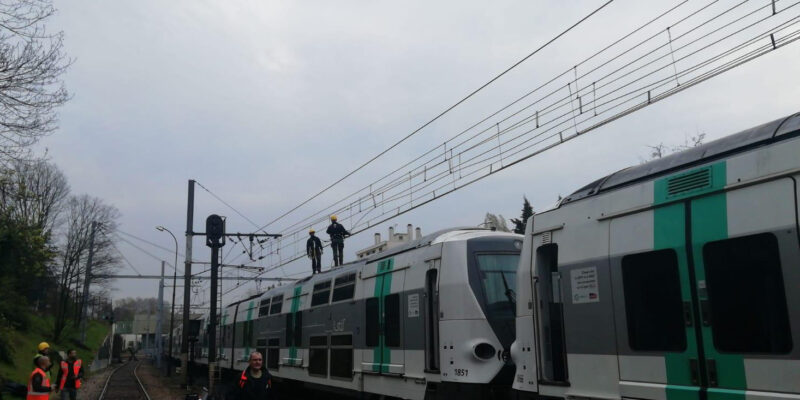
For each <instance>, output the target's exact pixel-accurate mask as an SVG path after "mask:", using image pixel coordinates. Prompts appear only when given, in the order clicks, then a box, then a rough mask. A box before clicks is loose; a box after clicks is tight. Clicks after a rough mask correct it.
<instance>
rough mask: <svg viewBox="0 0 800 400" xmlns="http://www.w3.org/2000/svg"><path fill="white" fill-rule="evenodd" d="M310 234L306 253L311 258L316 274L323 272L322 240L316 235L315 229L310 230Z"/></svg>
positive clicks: (312, 267)
mask: <svg viewBox="0 0 800 400" xmlns="http://www.w3.org/2000/svg"><path fill="white" fill-rule="evenodd" d="M308 236H309V238H308V240H307V241H306V255H307V256H308V258H310V259H311V273H312V274H316V273H318V272H322V241H321V240H319V238H318V237H316V236H314V230H313V229H311V230H309V231H308Z"/></svg>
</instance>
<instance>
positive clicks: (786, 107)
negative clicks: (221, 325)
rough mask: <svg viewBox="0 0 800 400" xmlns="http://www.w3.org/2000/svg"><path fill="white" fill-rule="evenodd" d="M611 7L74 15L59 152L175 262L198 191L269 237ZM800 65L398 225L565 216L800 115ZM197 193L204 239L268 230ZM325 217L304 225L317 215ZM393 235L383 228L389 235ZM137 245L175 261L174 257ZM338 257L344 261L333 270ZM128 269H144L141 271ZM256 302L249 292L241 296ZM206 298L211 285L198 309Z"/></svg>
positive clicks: (87, 9)
mask: <svg viewBox="0 0 800 400" xmlns="http://www.w3.org/2000/svg"><path fill="white" fill-rule="evenodd" d="M603 2H604V1H570V2H564V1H557V0H553V1H506V2H492V3H487V2H468V1H442V2H430V1H424V2H423V1H412V2H408V1H406V2H388V1H372V2H366V1H362V2H355V1H336V2H331V1H304V2H297V1H196V0H192V1H189V0H185V1H180V0H176V1H147V0H139V1H102V2H97V1H85V0H70V1H63V2H57V6H58V8H59V13H58V15H57V17H56V18H55V19H54V20H53V21H52V22H51V27H52V28H55V29H59V30H63V31H64V32H65V34H66V50H67V52H68V54H69V55H70V57H72V58H74V60H75V62H74V65H73V66H72V67H71V68H70V70H69V71H68V73H67V74H66V76H65V79H66V85H67V87H68V89H69V90H70V92H71V93H72V94H73V95H74V98H73V99H72V100H71V101H70V102H69V103H68V104H67V105H66V106H65V107H63V108H62V109H61V112H60V115H61V127H60V129H59V130H58V131H57V132H56V133H54V134H53V135H52V136H50V137H48V138H45V139H44V140H43V141H42V143H41V146H42V147H43V148H44V147H46V148H47V151H48V154H49V156H50V157H51V159H52V160H53V161H54V162H55V163H57V164H58V165H59V167H60V168H62V169H63V170H64V172H65V173H66V175H67V177H68V179H69V182H70V184H71V187H72V191H73V193H88V194H91V195H94V196H98V197H101V198H102V199H104V200H105V201H107V202H109V203H111V204H114V205H115V206H116V207H118V208H119V209H120V211H121V212H122V215H123V216H122V219H121V230H122V231H124V232H127V233H131V234H134V235H137V236H140V237H143V238H146V239H148V240H151V241H153V242H156V243H158V244H160V245H162V246H164V247H167V248H170V249H171V248H173V246H174V245H173V242H172V239H171V238H170V237H169V235H168V234H166V233H161V232H157V231H156V230H155V229H154V227H155V226H156V225H164V226H166V227H168V228H169V229H171V230H172V231H173V232H174V233H175V234H176V235H178V237H179V246H180V252H181V253H183V251H184V241H183V237H182V236H183V232H184V230H185V224H186V222H185V217H186V186H187V180H188V179H196V180H197V181H198V182H200V183H201V184H203V185H204V186H205V187H207V188H208V189H210V190H212V191H213V192H214V193H216V194H217V195H219V196H220V197H221V198H223V199H224V200H225V201H227V202H228V203H230V204H231V205H232V206H234V207H236V208H237V209H238V210H240V211H241V212H242V213H244V214H245V215H246V216H248V217H249V218H250V219H252V220H253V221H255V222H256V223H258V224H259V225H262V224H264V223H266V222H267V221H269V220H270V219H272V218H274V217H276V216H277V215H279V214H281V213H282V212H283V211H286V210H287V209H290V208H291V207H293V206H294V205H296V204H298V203H299V202H300V201H302V200H304V199H305V198H307V197H308V196H309V195H311V194H313V193H315V192H316V191H318V190H320V189H321V188H323V187H324V186H326V185H327V184H329V183H330V182H332V181H334V180H336V179H338V178H340V177H341V176H343V175H344V174H345V173H347V172H349V171H350V170H352V169H353V168H355V167H356V166H358V165H360V164H361V163H362V162H364V161H366V160H368V159H369V158H371V157H372V156H373V155H375V154H377V153H378V152H380V151H381V150H382V149H384V148H386V147H387V146H389V145H390V144H392V143H394V142H395V141H396V140H398V139H399V138H401V137H403V136H405V135H406V134H408V133H410V132H411V131H413V130H414V129H416V128H417V127H419V126H420V125H421V124H422V123H424V122H426V121H428V120H429V119H430V118H432V117H434V116H435V115H436V114H438V113H439V112H441V111H443V110H444V109H445V108H447V107H448V106H450V105H452V104H453V103H455V102H456V101H457V100H459V99H460V98H461V97H463V96H464V95H466V94H468V93H469V92H471V91H472V90H474V89H476V88H477V87H479V86H480V85H482V84H483V83H485V82H486V81H487V80H489V79H490V78H492V77H493V76H495V75H496V74H498V73H499V72H501V71H503V70H504V69H505V68H507V67H508V66H510V65H512V64H513V63H514V62H516V61H517V60H519V59H521V58H522V57H524V56H525V55H527V54H528V53H529V52H531V51H532V50H533V49H535V48H537V47H539V46H540V45H542V44H543V43H545V42H546V41H547V40H549V39H550V38H552V37H553V36H555V35H556V34H557V33H558V32H560V31H561V30H563V29H565V28H566V27H567V26H569V25H571V24H573V23H574V22H575V21H577V20H578V19H580V18H581V17H583V16H584V15H586V14H588V13H589V12H590V11H591V10H593V9H595V8H597V7H599V6H600V5H601V4H602V3H603ZM640 3H642V4H640ZM643 3H647V4H643ZM677 3H678V1H671V2H664V3H663V5H661V6H662V7H663V8H664V9H666V8H668V7H669V6H671V5H673V4H677ZM656 12H657V11H656V10H654V7H653V6H652V4H651V3H650V2H637V1H634V0H627V1H626V0H617V1H615V2H614V3H612V4H611V5H610V6H608V7H607V8H606V9H604V10H603V11H601V12H600V13H598V14H597V15H595V16H594V17H592V18H591V19H590V20H588V21H587V22H586V23H585V24H582V25H581V26H580V27H579V28H578V29H576V30H574V31H573V32H570V33H569V34H568V35H566V36H565V37H563V38H562V39H560V40H559V41H557V42H556V43H554V44H553V45H552V46H551V47H549V48H548V49H547V50H546V51H543V52H542V53H540V54H537V55H536V56H534V57H532V58H531V59H529V60H528V61H527V62H526V63H524V64H523V65H522V66H520V67H519V68H517V69H515V70H514V71H513V72H512V73H510V74H508V75H506V76H504V77H503V78H502V79H501V80H500V81H498V82H497V83H496V84H495V85H493V86H491V87H490V88H489V89H488V90H486V91H485V92H482V93H481V94H480V95H479V96H477V97H476V98H474V99H472V100H471V101H470V102H469V103H468V104H466V105H465V106H464V107H462V108H459V109H457V110H456V111H455V112H453V113H451V114H450V115H448V117H447V119H446V120H445V121H442V123H440V124H438V125H436V126H434V127H433V128H432V129H429V130H426V131H423V132H421V133H420V134H419V135H417V136H415V137H414V138H413V139H412V140H410V141H409V142H407V143H405V144H403V145H402V146H400V147H399V148H398V149H396V150H395V151H393V152H391V153H390V154H388V155H387V157H385V158H383V159H381V160H379V161H378V162H377V163H375V164H374V165H372V166H371V167H370V168H368V169H367V171H365V172H364V173H361V174H357V175H355V176H354V177H353V178H352V179H349V180H347V181H345V182H343V183H342V184H341V185H340V188H338V189H340V190H337V191H336V193H332V194H330V195H326V196H323V198H321V199H320V200H319V202H317V203H315V205H318V206H319V205H323V204H326V202H332V201H334V200H336V199H337V198H336V196H335V194H337V193H338V194H340V193H343V192H345V191H347V190H354V189H358V188H360V187H362V186H363V185H365V184H366V183H368V181H369V178H371V177H374V176H376V175H379V174H380V173H381V172H387V171H389V170H390V168H391V167H393V166H395V165H396V164H398V163H401V162H403V161H407V160H409V159H410V158H413V157H412V156H413V155H416V154H418V153H421V152H422V151H423V150H427V149H428V148H430V147H432V146H433V145H435V144H437V143H440V142H441V140H442V139H443V138H447V137H450V136H452V135H453V133H454V132H453V130H454V129H455V128H463V127H466V126H468V125H469V124H470V123H471V122H474V120H475V119H476V116H477V115H484V114H488V113H490V112H492V111H494V110H495V109H497V108H499V107H500V106H502V105H504V104H505V103H507V102H509V101H510V100H513V99H514V98H515V97H516V96H519V95H520V94H522V93H524V92H525V91H527V90H529V89H530V88H532V87H534V86H535V85H536V84H538V83H541V82H542V81H544V80H545V78H549V77H550V76H551V75H553V74H554V73H555V72H560V71H562V70H565V69H568V68H571V66H572V65H574V64H575V63H576V61H577V60H579V59H582V58H585V57H586V56H588V55H590V54H592V53H594V52H595V51H597V50H599V49H600V48H601V47H602V46H604V45H606V44H608V43H610V42H611V41H612V40H613V39H615V38H616V37H618V36H620V35H621V34H622V33H625V32H628V31H630V30H632V29H633V28H634V27H635V26H636V25H639V24H642V23H643V22H644V21H646V20H649V19H651V18H653V17H654V16H655V15H656ZM798 62H800V44H794V45H790V46H788V47H786V48H783V49H780V50H779V51H776V52H773V53H771V54H768V55H766V56H764V57H761V58H760V59H758V60H756V61H753V62H750V63H748V64H745V65H744V66H741V67H739V68H737V69H735V70H733V71H730V72H728V73H726V74H723V75H721V76H719V77H716V78H714V79H712V80H710V81H708V82H705V83H703V84H701V85H699V86H697V87H694V88H691V89H690V90H687V91H685V92H682V93H680V94H678V95H675V96H673V97H671V98H669V99H667V100H665V101H662V102H659V103H656V104H654V105H652V106H650V107H647V108H645V109H643V110H641V111H639V112H637V113H634V114H632V115H630V116H627V117H625V118H623V119H621V120H618V121H616V122H614V123H612V124H609V125H606V126H604V127H602V128H600V129H597V130H595V131H592V132H591V134H589V135H586V136H585V137H582V138H579V139H577V140H573V141H571V142H568V143H567V144H565V145H563V146H559V147H557V148H555V149H553V150H551V151H549V152H547V153H544V154H542V155H540V156H537V157H534V158H532V159H530V160H528V161H526V162H524V163H521V164H519V165H517V166H516V167H514V168H512V169H509V170H506V171H503V172H502V173H499V174H497V175H494V176H491V177H489V178H487V179H485V180H484V181H481V182H479V183H477V184H474V185H471V186H469V187H467V188H465V189H463V190H461V191H459V192H457V193H455V194H452V195H449V196H447V197H445V198H443V199H440V200H438V201H437V202H434V203H432V204H429V205H428V206H426V207H423V208H421V209H419V210H416V211H413V212H411V213H408V214H406V215H403V216H401V217H399V218H397V219H396V220H394V221H392V222H391V224H397V226H398V227H399V229H405V225H406V224H408V223H411V224H414V225H415V226H421V227H422V230H423V233H425V232H432V231H434V230H438V229H442V228H446V227H451V226H459V225H477V224H479V223H481V222H482V221H483V216H484V214H485V213H486V212H487V211H488V212H493V213H499V214H503V215H504V216H505V217H507V218H512V217H518V216H519V213H520V209H521V205H522V196H523V195H525V196H527V197H528V198H529V199H530V201H531V203H532V204H533V206H534V209H542V208H545V207H547V206H550V205H551V204H553V203H554V202H555V201H556V199H557V197H558V195H567V194H569V193H571V192H572V191H574V190H575V189H577V188H579V187H581V186H583V185H585V184H586V183H588V182H590V181H593V180H595V179H598V178H600V177H602V176H604V175H607V174H609V173H611V172H614V171H616V170H619V169H621V168H624V167H626V166H630V165H634V164H637V163H639V162H641V160H642V159H643V158H646V157H647V154H648V152H649V149H648V147H647V145H652V144H657V143H661V142H663V143H666V144H668V145H677V144H680V143H682V142H683V141H684V140H685V138H687V137H688V136H690V135H695V134H697V133H699V132H702V133H706V134H707V141H708V140H713V139H715V138H719V137H722V136H725V135H728V134H732V133H735V132H737V131H739V130H742V129H745V128H749V127H751V126H754V125H758V124H761V123H764V122H767V121H770V120H773V119H776V118H779V117H782V116H786V115H789V114H791V113H794V112H797V111H800V110H799V109H800V104H798V101H797V99H798V98H800V74H798V73H797V71H798V65H800V63H798ZM197 189H198V190H197V204H196V211H195V229H197V230H199V231H202V230H204V221H205V217H206V216H208V215H209V214H212V213H217V214H221V215H225V216H227V217H228V225H227V226H228V230H229V231H252V230H253V226H252V225H251V224H250V223H248V222H247V221H245V220H244V219H243V218H241V217H239V216H238V215H236V214H235V213H234V212H233V211H231V210H230V209H229V208H227V207H226V206H225V205H223V204H222V203H220V202H219V201H217V200H216V199H214V198H213V197H212V196H210V195H209V194H208V193H207V192H205V191H204V190H203V189H201V188H199V187H198V188H197ZM311 208H314V210H312V209H311ZM311 208H309V209H304V210H305V211H307V212H306V213H302V212H301V213H300V214H298V215H297V217H298V218H299V217H301V216H305V215H306V214H308V213H310V212H311V211H316V208H315V207H311ZM289 220H291V218H289ZM389 225H390V224H383V225H381V226H380V227H377V228H376V229H375V230H374V231H375V232H378V231H379V232H381V233H382V234H383V235H384V237H385V236H386V229H387V228H388V226H389ZM123 237H124V236H123ZM323 238H325V235H323ZM371 242H372V234H371V233H363V234H361V235H358V236H356V237H353V238H351V239H350V240H349V241H348V242H347V245H346V248H345V252H346V253H345V254H346V255H345V258H346V259H353V258H355V254H354V253H355V250H357V249H360V248H363V247H366V246H367V245H369V244H371ZM139 245H141V246H142V247H143V248H145V249H146V250H148V251H149V252H151V253H153V254H154V255H156V256H157V257H159V258H164V259H166V260H168V261H170V262H171V260H172V255H171V254H170V253H169V252H165V251H163V250H160V249H157V248H154V247H150V246H148V245H146V244H141V243H139ZM194 246H195V258H196V259H200V260H207V259H208V258H209V255H208V251H207V249H206V248H205V246H204V241H203V240H202V238H196V239H195V241H194ZM228 246H230V244H229V245H228ZM120 249H121V250H122V252H123V253H124V254H125V256H126V258H128V259H129V260H130V261H131V262H132V263H134V264H135V266H136V268H137V269H138V271H140V272H141V273H142V274H157V273H158V271H159V262H158V261H157V260H156V259H153V258H152V257H150V256H149V255H146V254H144V253H142V252H141V251H139V250H137V249H135V248H133V247H131V246H129V245H127V244H125V243H121V244H120ZM224 251H227V248H226V249H224ZM238 253H240V250H238V249H237V250H233V252H232V256H230V257H229V259H234V257H233V255H237V254H238ZM243 261H245V259H244V258H239V259H238V260H237V261H236V262H243ZM180 262H181V263H182V262H183V259H182V258H181V260H180ZM329 262H330V254H329V252H326V254H325V259H324V261H323V263H324V264H325V265H328V264H329ZM197 268H202V267H195V269H197ZM181 269H182V265H181ZM203 269H205V268H203ZM304 270H307V271H310V266H309V265H308V262H307V260H302V261H300V262H298V263H295V264H293V265H289V266H286V267H285V268H284V269H282V270H276V271H275V272H274V273H271V274H270V275H271V276H282V275H283V274H296V273H298V272H301V271H304ZM168 272H170V271H168ZM120 273H134V272H133V271H132V270H131V269H130V268H129V267H127V266H125V267H124V268H122V269H121V270H120ZM226 274H234V275H235V274H236V272H233V271H226ZM243 275H246V274H244V273H243ZM234 284H236V283H235V282H226V283H224V286H223V288H224V289H227V288H229V287H231V285H234ZM206 285H207V284H206ZM114 287H115V290H114V292H113V293H114V297H115V298H122V297H130V296H133V297H150V296H156V294H157V282H156V281H139V280H135V281H134V280H125V281H117V282H116V283H115V284H114ZM253 288H255V285H254V284H250V285H244V287H243V288H241V289H238V290H236V291H234V292H233V293H232V294H230V295H228V296H227V297H226V298H225V299H223V301H224V302H225V303H227V302H229V301H231V300H234V299H235V298H236V297H239V296H242V295H244V294H245V293H247V291H248V290H253ZM207 294H208V292H207V290H205V289H198V293H197V294H196V296H194V300H193V301H202V299H203V298H204V296H206V297H207ZM167 295H169V292H167ZM179 299H180V296H179ZM179 303H180V300H179Z"/></svg>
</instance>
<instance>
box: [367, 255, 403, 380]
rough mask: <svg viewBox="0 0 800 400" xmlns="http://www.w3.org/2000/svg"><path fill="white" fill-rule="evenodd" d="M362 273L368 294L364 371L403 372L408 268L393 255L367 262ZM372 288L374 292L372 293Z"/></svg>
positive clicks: (391, 373) (393, 373) (390, 373)
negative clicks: (405, 289) (403, 333)
mask: <svg viewBox="0 0 800 400" xmlns="http://www.w3.org/2000/svg"><path fill="white" fill-rule="evenodd" d="M364 272H365V273H362V280H364V290H365V294H370V293H372V295H373V296H372V297H367V299H366V301H365V303H364V307H365V312H364V315H365V318H366V320H365V324H364V327H365V332H364V333H365V341H366V350H365V351H363V352H362V363H361V367H362V371H364V372H366V373H379V374H388V375H400V374H403V372H404V370H405V363H404V358H405V357H404V350H403V338H402V332H403V327H402V326H401V324H402V321H403V318H402V315H403V314H402V312H403V307H402V306H403V304H404V302H403V293H402V291H403V281H404V278H405V269H404V268H396V266H395V259H394V258H389V259H385V260H381V261H379V262H377V263H373V264H367V265H366V266H365V268H364ZM370 289H372V292H370Z"/></svg>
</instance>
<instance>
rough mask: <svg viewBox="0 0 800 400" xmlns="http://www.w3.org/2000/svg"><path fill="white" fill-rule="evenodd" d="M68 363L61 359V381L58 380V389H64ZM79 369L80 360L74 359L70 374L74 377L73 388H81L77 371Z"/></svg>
mask: <svg viewBox="0 0 800 400" xmlns="http://www.w3.org/2000/svg"><path fill="white" fill-rule="evenodd" d="M68 368H69V364H67V362H66V361H61V371H63V372H62V373H61V382H58V390H64V385H65V384H66V383H67V375H69V371H68V370H67V369H68ZM80 370H81V360H75V362H74V363H73V364H72V376H74V377H75V389H80V388H81V380H80V379H78V372H80Z"/></svg>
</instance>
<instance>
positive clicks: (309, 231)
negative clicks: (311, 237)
mask: <svg viewBox="0 0 800 400" xmlns="http://www.w3.org/2000/svg"><path fill="white" fill-rule="evenodd" d="M314 232H316V231H315V230H313V229H309V230H308V233H314Z"/></svg>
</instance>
